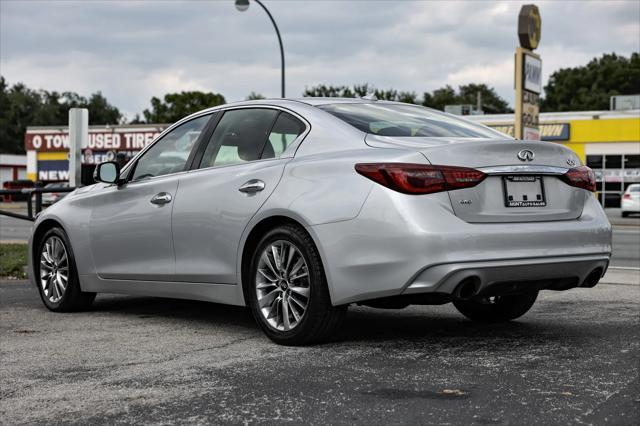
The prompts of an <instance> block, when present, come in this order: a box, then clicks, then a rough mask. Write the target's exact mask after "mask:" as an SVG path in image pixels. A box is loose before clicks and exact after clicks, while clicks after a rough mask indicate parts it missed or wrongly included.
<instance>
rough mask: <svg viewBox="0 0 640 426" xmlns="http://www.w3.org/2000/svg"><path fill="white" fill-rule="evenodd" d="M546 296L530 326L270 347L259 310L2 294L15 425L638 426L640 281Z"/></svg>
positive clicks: (373, 317)
mask: <svg viewBox="0 0 640 426" xmlns="http://www.w3.org/2000/svg"><path fill="white" fill-rule="evenodd" d="M605 281H607V283H600V284H598V285H597V286H596V287H595V288H593V289H574V290H570V291H566V292H550V291H549V292H543V293H541V296H540V297H539V300H538V302H537V303H536V305H535V306H534V307H533V308H532V310H531V311H530V312H529V313H528V314H527V315H526V316H524V317H523V318H522V319H520V320H518V321H514V322H511V323H507V324H498V325H495V324H494V325H479V324H475V323H472V322H470V321H468V320H466V319H464V318H463V317H462V316H461V315H460V314H458V313H457V312H456V311H455V309H454V308H453V307H452V306H451V305H444V306H416V307H410V308H406V309H404V310H375V309H370V308H363V307H357V308H352V309H351V310H350V312H349V315H348V317H347V321H346V323H345V325H344V326H343V328H342V330H341V331H340V333H339V334H338V335H337V337H336V340H335V341H334V342H332V343H329V344H324V345H318V346H313V347H303V348H290V347H282V346H277V345H275V344H273V343H271V342H270V341H269V340H268V339H267V338H266V337H265V336H264V335H263V334H262V333H261V331H260V330H259V329H258V327H257V326H256V325H255V323H254V322H253V320H252V318H251V316H250V314H249V312H248V311H247V310H246V309H244V308H238V307H230V306H223V305H217V304H212V303H204V302H190V301H181V300H170V299H157V298H142V297H127V296H114V295H99V296H98V298H97V299H96V301H95V304H94V306H93V308H92V309H91V310H90V311H87V312H80V313H72V314H56V313H52V312H49V311H47V310H46V309H45V308H44V307H43V305H42V303H41V302H40V300H39V299H38V295H37V292H36V289H35V288H33V287H31V286H29V285H27V284H26V282H24V281H2V282H0V340H1V342H2V344H1V345H0V357H1V359H2V362H1V363H0V383H1V386H0V423H3V424H11V425H13V424H27V423H29V424H71V423H80V424H116V423H127V424H131V423H134V424H248V423H252V424H254V423H264V424H285V423H286V424H363V425H365V424H366V425H377V424H454V425H463V424H464V425H466V424H495V425H507V424H514V425H516V424H517V425H522V424H534V423H535V424H580V425H584V424H587V425H588V424H593V425H600V424H612V425H632V424H637V420H638V418H640V385H639V376H638V361H639V359H640V327H639V306H640V275H638V272H636V271H624V270H617V271H614V272H613V273H612V275H609V274H607V279H606V280H605Z"/></svg>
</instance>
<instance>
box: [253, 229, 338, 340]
mask: <svg viewBox="0 0 640 426" xmlns="http://www.w3.org/2000/svg"><path fill="white" fill-rule="evenodd" d="M248 278H249V280H248V281H249V282H248V283H245V300H246V301H247V303H248V305H249V306H250V307H251V311H252V313H253V316H254V318H255V319H256V321H257V322H258V324H259V325H260V327H261V328H262V330H263V331H264V332H265V334H266V335H267V336H268V337H269V338H270V339H271V340H273V341H274V342H276V343H279V344H283V345H304V344H310V343H317V342H320V341H323V340H326V339H328V338H330V337H331V336H332V334H333V333H334V332H335V331H336V329H337V328H338V327H339V326H340V324H341V323H342V321H343V319H344V316H345V313H346V311H347V307H346V306H337V307H335V306H332V305H331V299H330V297H329V290H328V288H327V282H326V278H325V274H324V269H323V267H322V262H321V260H320V255H319V254H318V250H317V249H316V247H315V245H314V243H313V240H312V239H311V237H310V236H309V235H308V234H307V233H306V232H305V231H304V230H302V229H301V228H299V227H297V226H293V225H284V226H280V227H278V228H275V229H273V230H271V231H269V232H268V233H267V234H266V235H265V236H264V237H263V238H262V240H261V241H260V243H259V244H258V246H257V247H256V250H255V252H254V254H253V259H252V262H251V269H250V275H249V277H248Z"/></svg>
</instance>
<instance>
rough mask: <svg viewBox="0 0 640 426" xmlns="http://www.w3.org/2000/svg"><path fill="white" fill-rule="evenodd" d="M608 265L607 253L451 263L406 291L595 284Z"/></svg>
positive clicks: (464, 292)
mask: <svg viewBox="0 0 640 426" xmlns="http://www.w3.org/2000/svg"><path fill="white" fill-rule="evenodd" d="M608 266H609V255H608V254H606V253H603V254H596V255H588V256H566V257H543V258H535V259H510V260H494V261H484V262H460V263H447V264H442V265H434V266H430V267H428V268H426V269H425V270H423V271H422V272H420V273H419V274H418V275H417V276H416V277H415V279H414V280H413V281H412V282H410V283H409V285H407V287H406V288H405V289H404V291H403V292H402V294H417V293H441V294H448V295H451V296H453V297H454V298H469V297H473V296H477V295H484V296H495V295H500V294H506V293H512V292H518V291H527V290H544V289H547V290H568V289H570V288H575V287H593V286H594V285H595V284H596V283H597V282H598V280H599V279H600V278H602V276H603V275H604V272H605V271H606V270H607V267H608Z"/></svg>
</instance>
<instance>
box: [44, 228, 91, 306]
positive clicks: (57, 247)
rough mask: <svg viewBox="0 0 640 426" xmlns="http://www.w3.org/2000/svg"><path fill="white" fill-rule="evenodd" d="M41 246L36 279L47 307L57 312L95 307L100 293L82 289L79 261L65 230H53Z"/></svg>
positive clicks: (45, 236) (48, 233)
mask: <svg viewBox="0 0 640 426" xmlns="http://www.w3.org/2000/svg"><path fill="white" fill-rule="evenodd" d="M37 247H38V251H37V252H36V253H35V255H34V272H35V277H34V278H35V281H36V285H37V286H38V292H39V293H40V298H41V299H42V302H43V303H44V305H45V306H46V307H47V308H48V309H49V310H51V311H54V312H71V311H79V310H83V309H86V308H88V307H89V306H91V303H93V300H94V299H95V297H96V293H90V292H85V291H82V290H81V289H80V281H79V280H78V270H77V268H76V261H75V257H74V255H73V250H72V249H71V243H70V242H69V238H68V237H67V234H66V233H65V232H64V231H63V230H62V229H61V228H58V227H56V228H52V229H50V230H49V231H47V233H46V234H44V236H43V237H42V239H41V240H40V243H39V244H38V245H37ZM65 277H66V278H65ZM65 279H66V285H65V283H64V281H65Z"/></svg>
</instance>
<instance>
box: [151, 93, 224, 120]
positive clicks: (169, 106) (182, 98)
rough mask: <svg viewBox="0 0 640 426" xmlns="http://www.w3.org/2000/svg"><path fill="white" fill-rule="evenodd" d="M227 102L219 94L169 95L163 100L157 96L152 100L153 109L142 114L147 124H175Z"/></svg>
mask: <svg viewBox="0 0 640 426" xmlns="http://www.w3.org/2000/svg"><path fill="white" fill-rule="evenodd" d="M225 102H226V101H225V99H224V96H222V95H221V94H219V93H211V92H180V93H167V94H166V95H164V98H163V99H162V100H161V99H159V98H156V97H155V96H154V97H153V98H151V109H145V110H144V111H143V112H142V114H143V115H144V119H145V121H146V122H147V123H174V122H176V121H178V120H180V119H181V118H184V117H186V116H187V115H189V114H193V113H194V112H198V111H200V110H203V109H206V108H210V107H214V106H216V105H222V104H224V103H225Z"/></svg>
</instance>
